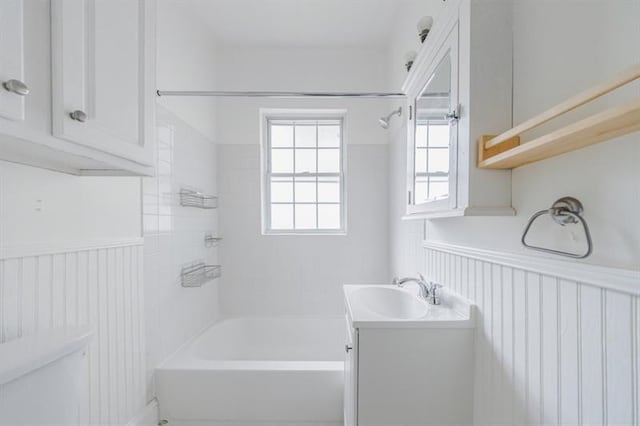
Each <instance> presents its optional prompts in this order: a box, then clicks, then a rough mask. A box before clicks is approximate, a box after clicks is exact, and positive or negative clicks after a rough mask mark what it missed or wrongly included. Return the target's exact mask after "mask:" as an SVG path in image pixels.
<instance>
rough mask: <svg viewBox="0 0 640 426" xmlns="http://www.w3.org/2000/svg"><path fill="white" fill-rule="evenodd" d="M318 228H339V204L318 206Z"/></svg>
mask: <svg viewBox="0 0 640 426" xmlns="http://www.w3.org/2000/svg"><path fill="white" fill-rule="evenodd" d="M318 228H319V229H340V204H321V205H319V206H318Z"/></svg>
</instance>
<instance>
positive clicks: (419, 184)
mask: <svg viewBox="0 0 640 426" xmlns="http://www.w3.org/2000/svg"><path fill="white" fill-rule="evenodd" d="M427 191H428V186H427V178H426V177H416V180H415V183H414V192H415V194H414V203H415V204H420V203H423V202H425V201H427V200H428V199H429V193H428V192H427Z"/></svg>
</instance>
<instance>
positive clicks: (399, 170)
mask: <svg viewBox="0 0 640 426" xmlns="http://www.w3.org/2000/svg"><path fill="white" fill-rule="evenodd" d="M442 4H443V3H442V2H441V1H438V0H431V1H424V0H419V1H407V2H406V3H405V4H403V7H402V8H400V10H399V11H398V14H397V16H395V18H394V21H393V22H392V25H393V27H394V28H395V30H394V31H393V32H392V38H391V40H390V43H389V50H388V54H387V55H388V60H387V61H388V62H387V75H388V81H389V90H391V91H397V90H399V89H400V87H401V86H402V83H403V81H404V79H405V78H406V76H407V71H406V69H405V68H404V55H405V53H406V52H408V51H410V50H415V51H418V50H419V49H420V40H419V38H418V36H417V29H416V24H417V22H418V20H419V19H420V18H421V17H422V16H432V17H434V22H435V21H437V19H438V14H439V13H440V10H441V8H442ZM403 106H404V111H405V112H406V111H407V109H408V106H409V104H408V103H406V102H405V103H404V105H403ZM406 122H407V120H406V116H404V115H403V117H401V119H400V120H393V121H392V122H391V127H390V128H389V202H390V203H389V244H390V247H391V250H390V257H389V265H390V270H391V273H392V275H393V276H401V275H415V274H416V272H417V271H422V270H424V256H423V253H422V251H423V250H422V240H423V239H424V222H423V221H419V220H403V219H402V217H403V216H404V215H405V204H406V197H407V179H406V174H407V167H406V164H407V160H406V159H407V148H406V140H407V126H406Z"/></svg>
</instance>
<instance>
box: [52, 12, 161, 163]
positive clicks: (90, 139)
mask: <svg viewBox="0 0 640 426" xmlns="http://www.w3.org/2000/svg"><path fill="white" fill-rule="evenodd" d="M145 3H146V2H145V1H144V0H84V1H77V0H53V2H52V4H51V6H52V9H51V17H52V18H51V19H52V37H53V40H52V48H53V52H52V54H53V55H52V63H53V69H52V72H53V80H52V81H53V133H54V135H55V136H58V137H60V138H63V139H67V140H69V141H72V142H76V143H80V144H85V145H89V146H91V147H93V148H95V149H98V150H100V151H104V152H107V153H109V154H113V155H117V156H120V157H123V158H127V159H129V160H132V161H135V162H138V163H141V164H145V163H146V162H147V161H148V159H149V158H150V154H149V151H150V150H151V141H150V140H149V139H150V135H149V134H148V132H147V129H146V128H145V121H146V120H148V118H147V115H148V114H149V110H150V108H151V105H152V104H151V103H149V100H148V99H145V97H146V94H147V93H148V91H146V90H145V82H146V80H147V79H146V78H145V61H144V58H145V54H148V51H149V49H152V48H153V46H152V45H149V44H148V41H149V39H148V38H147V37H145V29H147V28H149V26H150V25H151V23H150V22H148V20H149V19H150V17H149V16H148V15H149V14H148V13H146V11H145V8H146V7H147V6H146V5H145ZM151 102H153V101H151Z"/></svg>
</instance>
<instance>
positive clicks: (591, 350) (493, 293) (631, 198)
mask: <svg viewBox="0 0 640 426" xmlns="http://www.w3.org/2000/svg"><path fill="white" fill-rule="evenodd" d="M639 20H640V4H638V3H637V2H630V1H625V0H616V1H607V2H605V1H568V2H555V1H519V2H514V76H513V77H514V100H513V108H514V110H513V116H514V122H515V123H518V122H521V121H522V120H524V119H526V118H528V117H531V116H532V115H535V114H536V113H538V112H541V111H543V110H544V109H546V108H548V107H550V106H552V105H554V104H556V103H558V102H560V101H562V100H564V99H566V98H567V97H569V96H571V95H572V94H574V93H577V92H578V91H580V90H582V89H585V88H587V87H589V86H590V85H593V84H596V83H598V82H599V81H602V80H604V79H606V78H607V77H609V76H611V75H612V74H614V73H616V72H617V71H620V70H622V69H624V68H626V67H628V66H630V65H632V64H634V63H638V62H639V61H640V50H639V49H638V40H640V26H638V21H639ZM639 87H640V86H639V85H638V84H637V83H636V84H634V85H632V86H631V87H628V88H625V89H624V90H622V91H621V93H617V94H615V95H613V96H608V97H607V98H606V99H605V100H603V101H600V102H598V103H596V104H595V105H593V106H589V107H587V108H585V109H584V110H582V111H579V112H576V113H573V114H572V116H571V117H569V118H567V119H563V120H559V122H567V121H566V120H575V119H576V117H581V116H585V115H586V114H589V113H593V111H597V110H599V109H601V108H602V107H603V106H606V105H613V104H615V103H619V102H620V101H621V100H622V99H629V98H630V97H631V96H638V93H639ZM515 123H514V124H515ZM557 125H558V124H557V123H553V124H552V125H551V126H547V129H549V128H553V127H554V126H557ZM496 130H497V131H499V130H504V129H496ZM400 134H402V133H400ZM533 134H536V133H535V132H532V135H533ZM527 136H528V137H531V135H527ZM639 138H640V136H639V134H638V133H635V134H632V135H629V136H626V137H623V138H618V139H617V140H612V141H608V142H605V143H602V144H599V145H595V146H592V147H589V148H585V149H582V150H579V151H575V152H572V153H568V154H565V155H562V156H559V157H556V158H553V159H549V160H545V161H543V162H539V163H536V164H532V165H528V166H524V167H520V168H518V169H515V170H514V171H513V174H512V176H513V180H512V198H513V205H514V207H515V208H516V210H517V212H518V214H517V216H515V217H513V218H508V217H497V218H449V219H439V220H433V221H426V222H425V223H424V224H425V227H426V239H427V241H429V242H436V243H438V242H439V243H444V244H445V245H446V244H457V245H462V246H468V247H472V248H485V249H489V250H500V251H504V252H508V253H517V254H523V255H525V256H527V258H533V259H535V258H539V257H544V258H549V257H550V256H544V255H540V254H537V253H535V252H531V251H526V250H524V249H522V248H521V247H520V243H519V240H520V235H521V232H522V229H523V227H524V224H525V223H526V220H527V219H528V218H529V216H530V215H531V214H532V213H534V212H535V211H537V210H540V209H544V208H547V207H548V206H549V205H550V204H551V203H552V202H553V201H554V200H555V199H557V198H559V197H561V196H564V195H572V196H575V197H577V198H579V199H580V200H581V201H582V202H583V203H584V206H585V218H586V219H587V221H588V222H589V225H590V227H591V231H592V235H593V240H594V244H595V249H594V253H593V255H592V256H591V257H590V258H589V259H587V260H586V261H579V262H581V263H591V264H600V265H606V266H612V267H621V268H627V269H632V270H635V271H636V275H635V276H636V277H637V271H638V269H640V263H639V259H640V254H639V253H640V227H638V226H637V216H638V212H639V211H640V187H639V185H640V170H639V169H638V167H637V165H638V164H639V160H640V144H638V142H639ZM405 147H406V145H405V141H404V140H402V136H400V137H399V138H398V139H395V140H392V145H391V148H392V153H391V158H392V164H391V173H392V176H393V178H392V185H393V189H392V199H394V198H395V199H396V200H400V199H401V197H400V196H399V195H398V194H400V193H401V194H402V195H404V191H405V187H404V173H405V171H404V164H403V162H402V159H403V155H404V149H405ZM400 176H401V177H400ZM394 181H395V183H393V182H394ZM393 194H396V195H393ZM396 209H397V208H396V207H392V213H391V214H392V217H391V241H392V247H393V249H392V272H393V273H394V274H400V275H406V274H412V273H415V272H414V271H415V269H416V268H418V269H419V270H422V271H423V272H424V273H425V275H426V276H428V277H430V278H432V279H435V280H437V281H439V282H441V283H442V284H444V285H447V286H449V287H451V288H452V289H453V290H454V291H457V292H459V293H461V294H464V295H466V296H468V297H470V298H471V299H473V300H474V301H475V302H476V303H477V304H478V314H479V318H478V321H479V322H478V329H477V338H476V343H477V348H476V402H475V421H476V424H484V425H495V424H532V425H533V424H545V425H548V424H625V425H627V424H635V423H633V422H637V421H638V417H637V416H638V408H639V407H640V401H638V392H637V389H638V383H639V380H640V378H639V377H638V374H637V372H638V369H639V367H638V365H637V362H638V359H639V358H638V353H639V350H640V349H639V348H638V341H639V339H640V338H639V336H638V329H639V328H640V327H639V324H640V319H639V318H638V297H637V293H636V295H632V294H629V293H625V292H621V291H614V290H606V289H603V288H601V287H599V286H598V285H594V284H584V283H581V282H579V281H578V280H577V279H573V280H572V279H567V278H566V277H565V278H558V277H557V276H555V274H553V273H551V272H550V271H549V272H545V271H544V270H542V271H540V270H538V271H535V272H532V271H528V270H527V268H526V267H525V266H518V265H513V264H511V265H503V264H501V263H500V262H499V261H498V262H496V261H495V259H496V258H493V260H490V259H483V258H476V257H469V256H466V255H465V254H464V253H457V254H456V253H455V252H454V253H447V252H446V251H445V252H443V251H441V250H433V249H430V250H426V251H424V252H423V253H424V255H423V256H416V255H415V253H417V252H420V251H421V248H420V239H421V238H422V235H421V233H422V230H421V229H419V226H418V225H415V226H416V229H415V230H414V231H413V232H414V233H413V234H411V233H410V232H408V231H407V230H408V227H409V226H413V225H404V224H399V222H398V217H399V215H400V214H401V209H397V210H396ZM394 210H395V211H396V213H394ZM538 232H540V238H542V239H545V241H540V240H538V242H545V243H549V244H564V247H566V248H570V249H578V250H579V249H580V247H576V246H575V245H574V243H573V242H572V235H571V233H570V232H569V231H567V230H560V229H558V227H557V226H552V225H548V226H545V225H543V226H541V227H540V228H538ZM407 253H408V254H409V259H408V260H407V258H406V256H405V254H407ZM497 253H498V258H499V256H500V255H499V252H497ZM576 263H577V264H580V263H578V262H577V261H569V264H572V265H575V264H576ZM632 279H633V278H632ZM636 279H637V278H636ZM634 362H635V364H634ZM634 389H635V390H634ZM634 416H635V417H634Z"/></svg>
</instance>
